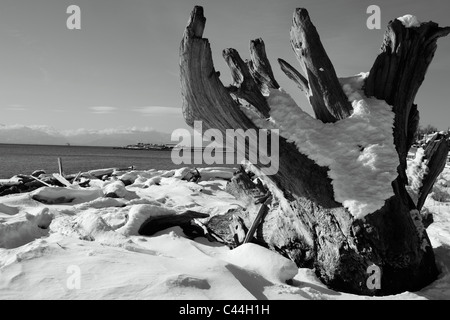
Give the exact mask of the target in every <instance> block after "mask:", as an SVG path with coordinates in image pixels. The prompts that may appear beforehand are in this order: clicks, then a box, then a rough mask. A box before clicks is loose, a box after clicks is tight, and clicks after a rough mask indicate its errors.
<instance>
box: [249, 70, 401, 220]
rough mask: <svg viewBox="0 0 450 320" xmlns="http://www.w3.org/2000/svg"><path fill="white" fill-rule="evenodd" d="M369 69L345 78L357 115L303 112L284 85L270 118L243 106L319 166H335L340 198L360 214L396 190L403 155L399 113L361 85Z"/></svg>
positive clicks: (275, 93) (272, 99)
mask: <svg viewBox="0 0 450 320" xmlns="http://www.w3.org/2000/svg"><path fill="white" fill-rule="evenodd" d="M367 76H368V73H361V74H359V75H356V76H354V77H349V78H342V79H340V81H341V84H342V86H343V89H344V92H345V93H346V95H347V96H348V98H349V101H351V102H352V106H353V109H354V110H353V114H352V115H351V116H350V117H348V118H346V119H343V120H340V121H338V122H336V123H323V122H322V121H320V120H317V119H315V118H313V117H312V116H311V115H309V114H308V113H306V112H305V111H303V110H302V109H301V108H300V107H299V106H298V105H297V104H296V102H295V101H294V100H293V99H292V98H291V96H290V95H289V94H288V93H286V92H285V91H284V90H283V89H281V88H280V89H279V90H275V89H271V90H270V95H269V96H268V103H269V106H270V108H271V111H270V115H271V118H270V122H268V121H267V120H265V119H261V118H259V119H258V118H257V115H256V114H252V113H251V111H249V110H243V111H244V112H246V114H247V115H249V116H250V117H252V121H254V122H255V123H257V124H258V125H259V126H260V127H262V128H267V129H274V128H276V129H280V134H281V136H283V137H285V138H286V139H288V141H292V142H294V143H295V145H296V146H297V148H298V150H299V151H300V152H301V153H303V154H305V155H307V156H308V157H309V158H311V159H312V160H314V161H315V162H316V163H317V164H318V165H320V166H325V167H328V168H329V169H330V171H329V173H328V175H329V177H330V178H331V179H332V184H333V189H334V196H335V200H336V201H338V202H341V203H342V204H343V205H344V207H346V208H347V209H348V210H349V211H350V213H351V214H352V215H353V216H354V217H355V218H363V217H364V216H366V215H367V214H369V213H372V212H374V211H376V210H378V209H380V208H381V207H382V206H383V205H384V203H385V200H387V199H389V198H390V197H391V196H393V195H394V193H393V190H392V187H391V182H392V181H393V180H394V179H395V178H396V177H397V166H398V165H399V163H398V156H397V153H396V150H395V146H394V140H393V135H392V128H393V123H394V113H393V112H392V107H391V106H389V105H388V104H387V103H386V102H384V101H381V100H377V99H369V98H366V97H365V96H364V94H363V92H362V85H363V84H364V79H365V78H366V77H367Z"/></svg>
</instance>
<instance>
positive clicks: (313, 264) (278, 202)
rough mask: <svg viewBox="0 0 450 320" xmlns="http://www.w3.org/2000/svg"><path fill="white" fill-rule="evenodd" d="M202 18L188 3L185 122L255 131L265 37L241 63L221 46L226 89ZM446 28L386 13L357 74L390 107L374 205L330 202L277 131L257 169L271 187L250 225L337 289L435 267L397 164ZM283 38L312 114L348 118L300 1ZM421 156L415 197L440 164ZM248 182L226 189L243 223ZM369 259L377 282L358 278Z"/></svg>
mask: <svg viewBox="0 0 450 320" xmlns="http://www.w3.org/2000/svg"><path fill="white" fill-rule="evenodd" d="M205 22H206V19H205V17H204V15H203V8H202V7H195V8H194V10H193V11H192V13H191V17H190V19H189V22H188V25H187V27H186V29H185V32H184V36H183V39H182V41H181V45H180V72H181V93H182V100H183V114H184V117H185V119H186V123H187V124H189V125H191V126H193V124H194V121H196V120H199V121H203V123H202V125H203V129H204V130H206V129H210V128H214V129H218V130H220V131H221V132H222V133H225V130H226V129H238V128H239V129H243V130H247V129H258V128H259V127H258V125H257V124H255V123H254V122H253V121H252V120H251V119H250V118H248V117H247V116H246V114H245V113H244V112H243V109H242V106H243V105H246V106H249V105H250V106H252V107H254V108H255V110H257V112H259V114H260V115H261V117H264V118H268V117H270V111H271V109H270V106H269V104H268V103H267V95H268V91H269V90H270V89H277V88H279V84H278V82H277V81H276V80H275V78H274V76H273V72H272V68H271V65H270V63H269V60H268V58H267V56H266V51H265V48H264V42H263V41H262V40H261V39H257V40H253V41H251V42H250V56H251V59H250V60H249V61H243V60H242V59H241V57H240V56H239V54H238V52H237V51H236V50H234V49H226V50H224V52H223V56H224V58H225V60H226V62H227V63H228V65H229V67H230V69H231V73H232V78H233V84H232V85H231V86H229V87H225V86H224V85H223V84H222V82H221V81H220V79H219V74H218V73H217V72H216V71H215V69H214V65H213V61H212V57H211V48H210V44H209V42H208V40H207V39H204V38H202V35H203V30H204V28H205ZM448 33H450V28H441V27H439V26H438V25H437V24H436V23H433V22H428V23H423V24H421V25H420V27H415V28H406V27H404V26H403V24H402V23H401V22H400V21H399V20H397V19H396V20H393V21H391V22H390V23H389V25H388V28H387V31H386V33H385V37H384V41H383V45H382V48H381V53H380V54H379V56H378V57H377V59H376V61H375V63H374V65H373V66H372V68H371V70H370V74H369V76H368V78H367V79H366V82H365V86H364V91H365V94H366V96H367V97H375V98H377V99H380V100H385V101H386V102H387V103H388V104H389V105H391V106H392V108H393V110H392V111H393V112H394V114H395V122H394V128H393V138H394V142H395V148H396V151H397V153H398V158H399V159H398V160H399V166H398V170H397V171H398V177H397V179H395V181H393V182H392V184H391V186H389V187H392V190H393V194H394V195H393V196H392V197H391V198H389V199H386V201H385V204H384V206H383V207H382V208H381V209H379V210H377V211H375V212H373V213H371V214H369V215H367V216H365V218H364V219H355V218H354V217H353V216H352V215H351V214H350V213H349V211H348V210H347V209H345V208H344V207H343V206H342V204H341V203H339V202H337V201H336V200H335V198H334V193H333V186H332V184H331V182H332V180H331V179H330V178H329V176H328V173H329V168H327V167H323V166H319V165H318V164H317V163H315V162H314V161H313V160H311V159H310V158H308V156H307V155H305V154H302V153H301V152H299V151H298V149H297V147H296V146H295V145H294V144H293V143H291V142H289V141H287V140H286V139H284V138H283V137H280V141H279V150H280V152H279V158H280V166H279V171H278V173H277V174H275V175H271V176H261V177H260V179H261V180H262V182H263V184H264V186H265V188H266V189H267V190H268V191H270V192H271V193H272V195H273V198H272V201H271V203H270V204H269V212H268V213H267V215H266V216H265V218H264V221H263V223H262V224H261V225H260V227H259V229H258V230H257V232H256V238H257V240H258V241H259V242H260V243H263V244H264V245H266V246H267V247H269V248H271V249H272V250H275V251H277V252H279V253H281V254H283V255H284V256H286V257H289V258H290V259H292V260H293V261H295V262H296V263H297V265H298V266H299V267H310V268H314V269H315V271H316V274H317V275H318V276H319V278H320V279H321V280H322V281H323V282H324V283H325V284H327V285H328V286H329V287H330V288H333V289H335V290H339V291H345V292H351V293H356V294H365V295H386V294H394V293H399V292H403V291H406V290H409V291H415V290H419V289H421V288H422V287H424V286H425V285H427V284H429V283H430V282H432V281H433V280H434V279H436V276H437V273H438V271H437V269H436V265H435V260H434V254H433V250H432V247H431V244H430V241H429V239H428V236H427V233H426V231H424V232H418V228H417V227H416V225H415V223H414V220H413V218H412V213H411V212H412V211H413V210H416V209H419V210H420V207H421V205H422V204H423V203H422V202H421V203H420V204H415V203H414V201H412V200H411V198H410V196H409V194H408V192H407V191H406V187H405V186H406V185H407V184H408V180H407V177H406V173H405V169H406V166H407V163H406V156H407V152H408V150H409V148H410V146H411V144H412V141H413V135H414V133H415V131H416V129H417V126H418V123H419V113H418V108H417V106H416V105H415V104H414V98H415V95H416V93H417V90H418V89H419V87H420V85H421V83H422V81H423V80H424V76H425V73H426V71H427V68H428V66H429V64H430V63H431V60H432V58H433V55H434V52H435V50H436V41H437V39H438V38H439V37H443V36H446V35H447V34H448ZM291 45H292V48H293V50H294V52H295V54H296V56H297V58H298V60H299V62H300V64H301V66H302V68H303V70H304V74H305V76H304V75H302V74H301V73H300V72H299V71H297V70H296V69H295V68H294V67H293V66H291V65H290V64H288V63H287V62H286V61H284V60H282V59H279V60H278V61H279V64H280V66H281V68H282V70H283V71H284V72H285V73H286V75H287V76H288V77H289V78H290V79H292V80H294V81H295V82H296V84H297V85H298V87H299V88H300V89H301V90H302V91H304V92H305V94H306V96H307V97H308V98H309V101H310V103H311V105H312V107H313V110H314V113H315V115H316V118H317V119H318V120H321V121H322V122H327V123H333V122H337V121H340V120H342V119H345V118H347V117H349V116H350V115H351V114H352V112H353V108H352V105H351V103H350V102H349V101H348V98H347V96H346V95H345V94H344V92H343V89H342V87H341V84H340V82H339V79H338V78H337V76H336V73H335V71H334V67H333V65H332V63H331V61H330V59H329V58H328V56H327V54H326V52H325V50H324V48H323V46H322V44H321V41H320V37H319V35H318V33H317V31H316V28H315V27H314V25H313V24H312V22H311V20H310V17H309V14H308V12H307V11H306V10H305V9H296V10H295V12H294V18H293V24H292V28H291ZM332 138H333V137H330V139H332ZM268 140H269V139H268ZM448 148H449V147H448V142H447V140H446V139H441V140H440V141H439V142H437V144H436V145H435V149H436V150H437V149H439V152H436V153H435V154H437V155H442V154H444V153H446V152H447V153H448ZM429 161H430V162H432V161H435V162H436V164H435V165H434V166H433V169H432V170H433V172H430V173H429V175H428V180H429V181H427V182H424V188H423V189H422V191H421V195H420V197H421V199H422V200H424V199H425V198H426V196H427V194H428V192H429V191H430V189H431V188H430V186H432V185H433V183H434V180H435V178H436V176H437V175H438V174H439V172H440V171H441V170H442V161H443V160H442V157H434V156H433V155H432V154H430V159H429ZM255 167H256V169H255V170H256V171H258V170H257V169H258V168H260V166H259V164H255ZM255 167H250V168H247V169H252V168H255ZM255 170H254V171H255ZM257 188H258V187H257V186H256V185H255V184H254V183H253V182H252V180H251V179H250V178H249V177H248V176H247V173H246V172H245V171H244V172H240V173H239V174H238V175H236V176H235V177H234V178H233V179H232V181H231V182H230V184H229V186H228V187H227V189H228V191H229V192H231V193H233V194H234V195H235V196H236V197H238V198H240V199H241V200H244V201H245V202H246V203H247V204H248V206H247V208H246V209H247V210H243V211H242V212H241V215H242V217H243V219H244V221H245V223H246V225H247V227H249V226H250V225H251V223H252V222H253V221H254V220H255V215H256V213H257V211H258V208H259V206H256V205H255V204H254V202H255V193H254V192H253V191H254V190H256V189H257ZM416 223H417V222H416ZM372 265H376V266H378V267H379V268H380V269H381V278H380V280H381V287H371V286H368V285H367V279H368V277H369V276H370V274H368V268H369V267H370V266H372Z"/></svg>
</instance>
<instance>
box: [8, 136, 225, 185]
mask: <svg viewBox="0 0 450 320" xmlns="http://www.w3.org/2000/svg"><path fill="white" fill-rule="evenodd" d="M170 155H171V152H170V151H153V150H151V151H150V150H126V149H114V148H112V147H81V146H46V145H17V144H0V178H11V177H12V176H14V175H16V174H31V173H32V172H33V171H34V170H40V169H42V170H45V171H46V172H47V173H54V172H58V171H59V169H58V157H60V158H61V160H62V164H63V170H64V173H66V174H71V173H78V172H79V171H82V172H85V171H89V170H93V169H102V168H112V167H120V168H122V167H123V168H126V167H129V166H134V167H135V168H136V169H138V170H149V169H157V170H160V169H173V168H180V167H186V166H190V165H185V164H181V165H175V164H173V162H172V160H171V158H170ZM192 166H193V165H192ZM207 166H208V165H206V164H205V165H198V167H207ZM220 166H230V165H220Z"/></svg>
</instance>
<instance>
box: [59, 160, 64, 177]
mask: <svg viewBox="0 0 450 320" xmlns="http://www.w3.org/2000/svg"><path fill="white" fill-rule="evenodd" d="M58 167H59V174H60V175H61V176H62V177H64V172H63V167H62V160H61V158H60V157H58Z"/></svg>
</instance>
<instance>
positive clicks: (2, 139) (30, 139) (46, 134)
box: [0, 124, 174, 147]
mask: <svg viewBox="0 0 450 320" xmlns="http://www.w3.org/2000/svg"><path fill="white" fill-rule="evenodd" d="M138 142H143V143H171V141H170V134H169V133H163V132H158V131H155V130H152V129H148V128H130V129H103V130H87V129H78V130H64V131H58V130H55V129H54V128H52V127H48V126H23V125H2V124H0V143H11V144H49V145H65V144H71V145H83V146H105V147H116V146H117V147H121V146H125V145H129V144H136V143H138ZM173 143H174V142H173Z"/></svg>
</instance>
